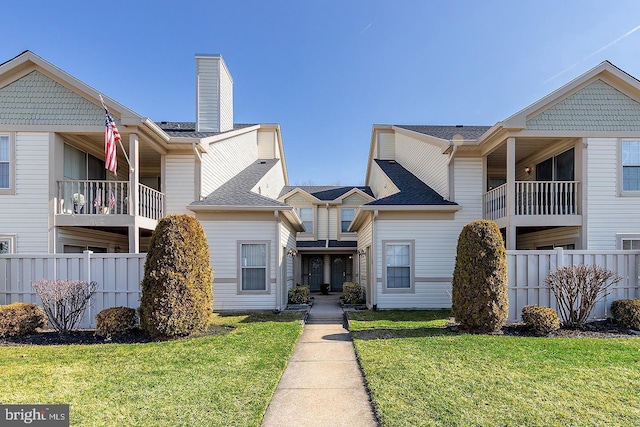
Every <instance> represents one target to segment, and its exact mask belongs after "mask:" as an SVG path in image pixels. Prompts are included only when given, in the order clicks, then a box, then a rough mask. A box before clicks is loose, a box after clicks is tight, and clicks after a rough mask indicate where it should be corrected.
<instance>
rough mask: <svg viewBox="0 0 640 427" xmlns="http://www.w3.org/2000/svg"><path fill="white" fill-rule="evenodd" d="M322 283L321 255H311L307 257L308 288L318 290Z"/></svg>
mask: <svg viewBox="0 0 640 427" xmlns="http://www.w3.org/2000/svg"><path fill="white" fill-rule="evenodd" d="M321 284H322V257H319V256H312V257H310V258H309V288H310V289H311V290H312V291H319V290H320V285H321Z"/></svg>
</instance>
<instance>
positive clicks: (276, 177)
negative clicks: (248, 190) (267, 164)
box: [252, 162, 284, 199]
mask: <svg viewBox="0 0 640 427" xmlns="http://www.w3.org/2000/svg"><path fill="white" fill-rule="evenodd" d="M282 187H284V172H283V170H282V164H280V162H278V163H276V164H275V165H273V167H272V168H271V170H269V172H267V173H266V174H265V175H264V176H263V177H262V179H261V180H260V181H258V183H257V184H256V185H255V187H253V188H252V191H253V192H254V193H257V194H261V195H263V196H265V197H270V198H272V199H277V198H278V196H279V195H280V191H282Z"/></svg>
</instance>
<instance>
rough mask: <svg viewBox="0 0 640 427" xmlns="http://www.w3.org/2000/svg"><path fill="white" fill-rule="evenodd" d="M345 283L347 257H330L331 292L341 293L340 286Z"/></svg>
mask: <svg viewBox="0 0 640 427" xmlns="http://www.w3.org/2000/svg"><path fill="white" fill-rule="evenodd" d="M347 281H348V280H347V257H346V256H334V257H331V291H332V292H342V285H343V284H344V282H347Z"/></svg>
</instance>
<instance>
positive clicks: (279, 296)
mask: <svg viewBox="0 0 640 427" xmlns="http://www.w3.org/2000/svg"><path fill="white" fill-rule="evenodd" d="M273 215H274V217H275V219H276V248H277V250H276V254H277V256H278V262H276V310H282V293H281V292H282V289H281V287H282V277H281V276H282V274H281V271H282V265H281V263H282V254H281V253H280V250H281V246H282V245H281V244H280V237H281V236H282V230H281V229H280V227H281V226H282V225H281V221H280V212H278V211H273ZM268 280H269V281H271V278H268Z"/></svg>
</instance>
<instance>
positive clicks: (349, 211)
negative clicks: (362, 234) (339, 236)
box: [340, 208, 356, 233]
mask: <svg viewBox="0 0 640 427" xmlns="http://www.w3.org/2000/svg"><path fill="white" fill-rule="evenodd" d="M355 212H356V210H355V209H353V208H344V209H341V210H340V230H341V231H342V232H343V233H347V232H348V230H349V225H350V224H351V221H352V220H353V215H354V214H355Z"/></svg>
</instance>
